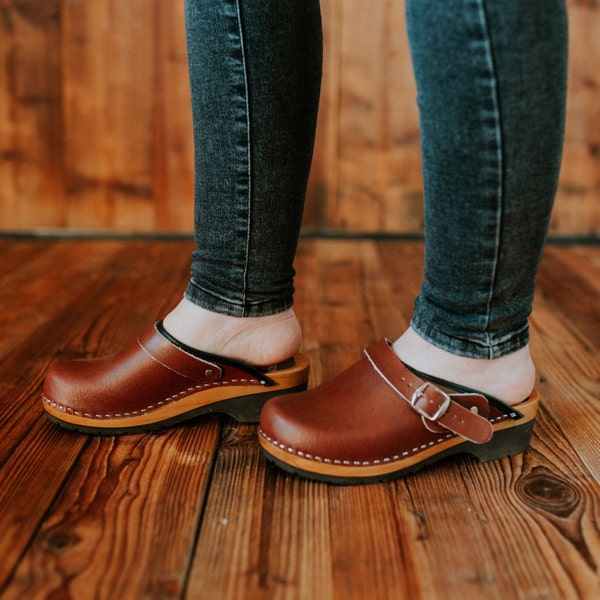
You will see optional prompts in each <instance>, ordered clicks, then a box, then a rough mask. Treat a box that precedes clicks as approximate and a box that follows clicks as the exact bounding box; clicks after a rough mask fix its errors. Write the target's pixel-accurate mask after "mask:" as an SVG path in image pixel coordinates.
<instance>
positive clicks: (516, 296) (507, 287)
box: [259, 0, 566, 483]
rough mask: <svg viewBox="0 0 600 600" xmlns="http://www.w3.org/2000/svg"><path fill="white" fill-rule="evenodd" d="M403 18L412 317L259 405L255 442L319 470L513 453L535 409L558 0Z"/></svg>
mask: <svg viewBox="0 0 600 600" xmlns="http://www.w3.org/2000/svg"><path fill="white" fill-rule="evenodd" d="M407 17H408V21H409V32H410V39H411V49H412V54H413V59H414V66H415V76H416V80H417V87H418V91H419V106H420V115H421V131H422V140H423V144H422V145H423V165H424V185H425V196H426V273H425V275H426V281H425V283H424V285H423V287H422V291H421V293H420V295H419V297H418V298H417V301H416V305H415V313H414V317H413V320H412V327H411V329H410V330H409V331H408V332H407V333H406V334H405V335H404V336H402V337H401V338H400V339H399V340H398V341H397V342H396V343H395V344H394V348H393V349H392V347H391V346H389V345H388V344H387V343H385V342H382V343H380V344H378V345H376V346H373V347H371V348H369V349H367V350H366V357H365V358H363V359H362V360H361V361H360V362H358V363H356V364H355V365H354V366H353V367H351V368H350V369H348V370H347V371H345V372H344V373H343V374H342V375H340V376H339V377H338V378H335V379H334V380H333V381H332V382H327V383H325V384H323V386H321V387H320V388H317V389H316V390H311V391H310V392H307V393H305V394H302V397H301V398H298V397H295V396H293V395H292V396H289V397H287V398H275V399H273V400H271V401H270V402H269V403H267V405H266V406H265V408H264V409H263V413H262V416H261V425H260V438H259V439H260V443H261V446H262V447H263V450H264V451H265V452H266V454H267V456H268V457H269V458H271V459H272V460H274V461H275V462H277V463H278V464H279V465H280V466H283V467H284V468H286V469H288V470H291V471H294V472H298V473H301V474H304V475H306V476H308V477H311V478H315V479H321V480H324V481H331V482H338V483H357V482H361V481H372V480H380V479H389V478H393V477H398V476H400V475H403V474H406V473H409V472H412V471H416V470H418V469H420V468H422V467H423V466H425V465H427V464H430V463H432V462H435V461H437V460H439V459H440V458H442V457H445V456H450V455H452V454H458V453H463V452H467V453H471V454H474V455H475V456H477V457H478V458H480V459H481V460H489V459H492V458H501V457H503V456H507V455H511V454H516V453H518V452H521V451H523V450H525V449H526V448H527V446H528V444H529V437H530V435H531V429H532V425H533V422H534V419H535V412H536V409H537V403H538V394H537V392H535V391H532V389H531V388H532V385H533V375H534V372H533V365H532V363H531V360H530V357H529V351H528V348H527V341H528V333H527V317H528V315H529V313H530V310H531V302H532V298H533V291H534V280H535V275H536V270H537V265H538V261H539V258H540V254H541V250H542V244H543V240H544V237H545V233H546V228H547V224H548V219H549V215H550V209H551V205H552V200H553V196H554V192H555V188H556V183H557V176H558V168H559V161H560V155H561V145H562V132H563V115H564V97H565V70H566V68H565V67H566V43H565V42H566V18H565V7H564V0H550V1H548V0H496V1H494V2H491V1H488V0H407ZM398 356H399V357H400V358H401V359H402V361H400V360H398ZM407 365H410V367H407ZM424 373H427V375H424ZM449 381H452V382H453V383H449ZM475 390H477V391H475ZM528 396H529V397H528ZM527 397H528V398H527ZM524 398H525V400H524ZM513 404H516V405H517V406H516V407H514V408H513V407H511V405H513Z"/></svg>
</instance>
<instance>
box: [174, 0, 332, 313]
mask: <svg viewBox="0 0 600 600" xmlns="http://www.w3.org/2000/svg"><path fill="white" fill-rule="evenodd" d="M185 14H186V29H187V43H188V55H189V70H190V82H191V92H192V109H193V111H192V112H193V122H194V145H195V173H196V182H195V187H196V191H195V241H196V250H195V252H194V254H193V263H192V273H191V279H190V283H189V285H188V288H187V290H186V297H187V298H188V299H189V300H191V301H192V302H194V303H196V304H199V305H201V306H204V307H205V308H208V309H210V310H213V311H215V312H221V313H225V314H230V315H233V316H240V317H243V316H260V315H266V314H273V313H277V312H280V311H283V310H285V309H287V308H289V307H290V306H291V305H292V295H293V291H294V288H293V278H294V269H293V266H292V265H293V261H294V255H295V252H296V247H297V241H298V235H299V231H300V225H301V221H302V211H303V207H304V197H305V193H306V185H307V180H308V173H309V169H310V163H311V158H312V150H313V143H314V132H315V125H316V118H317V107H318V100H319V93H320V84H321V66H322V33H321V16H320V9H319V2H318V0H186V2H185Z"/></svg>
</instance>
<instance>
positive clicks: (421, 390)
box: [410, 381, 452, 421]
mask: <svg viewBox="0 0 600 600" xmlns="http://www.w3.org/2000/svg"><path fill="white" fill-rule="evenodd" d="M428 387H430V388H432V389H434V390H435V391H436V392H439V393H440V394H441V395H442V396H443V397H444V402H443V403H442V405H441V406H440V407H439V408H438V409H437V410H436V411H435V414H434V415H433V416H431V415H429V414H428V413H426V412H425V411H424V410H423V409H422V408H420V407H418V406H417V402H418V401H419V400H420V399H421V398H423V397H424V396H425V390H426V389H427V388H428ZM450 402H452V399H451V398H450V396H449V395H448V394H446V392H444V391H442V390H440V388H439V387H437V386H435V385H433V383H429V382H428V381H426V382H425V383H423V384H422V385H420V386H419V387H418V388H417V389H416V390H415V391H414V392H413V395H412V396H411V397H410V405H411V406H412V407H413V408H414V409H415V410H416V411H417V412H418V413H419V414H420V415H421V416H422V417H425V418H426V419H429V420H430V421H437V420H438V419H439V418H440V417H443V416H444V415H445V414H446V411H447V410H448V409H449V408H450Z"/></svg>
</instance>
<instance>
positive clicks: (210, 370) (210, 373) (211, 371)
mask: <svg viewBox="0 0 600 600" xmlns="http://www.w3.org/2000/svg"><path fill="white" fill-rule="evenodd" d="M204 374H205V375H206V376H207V377H212V376H213V375H214V374H215V372H214V371H213V370H212V369H206V371H204Z"/></svg>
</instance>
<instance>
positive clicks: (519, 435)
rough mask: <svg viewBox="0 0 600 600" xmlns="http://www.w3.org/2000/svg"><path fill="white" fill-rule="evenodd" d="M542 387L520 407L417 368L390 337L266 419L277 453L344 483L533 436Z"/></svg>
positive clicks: (516, 448) (277, 404)
mask: <svg viewBox="0 0 600 600" xmlns="http://www.w3.org/2000/svg"><path fill="white" fill-rule="evenodd" d="M538 401H539V394H538V393H537V392H536V391H535V390H534V391H533V393H532V394H531V396H530V397H529V398H528V399H527V400H525V401H523V402H522V403H520V404H518V405H517V406H516V407H511V406H508V405H507V404H505V403H503V402H501V401H500V400H497V399H495V398H492V397H490V396H487V395H485V394H482V393H479V392H476V391H473V390H468V389H466V388H462V387H460V386H456V385H454V384H451V383H448V382H442V381H441V380H436V379H434V378H430V377H428V376H427V375H424V374H422V373H418V372H415V371H412V370H410V369H409V368H407V366H406V365H404V364H403V363H402V362H401V361H400V359H399V358H398V357H397V356H396V354H395V353H394V351H393V349H392V348H391V345H390V342H389V341H387V340H384V341H382V342H380V343H379V344H377V345H375V346H372V347H370V348H367V349H366V350H365V357H364V358H363V359H362V360H360V361H359V362H357V363H355V364H354V365H353V366H352V367H350V368H349V369H347V370H346V371H344V372H343V373H341V374H340V375H338V376H337V377H335V378H334V379H332V380H331V381H329V382H327V383H325V384H323V385H321V386H319V387H317V388H315V389H313V390H310V391H308V392H304V393H300V394H291V395H288V396H282V397H278V398H273V399H271V400H269V401H268V402H267V403H266V405H265V406H264V408H263V411H262V415H261V419H260V425H259V443H260V445H261V448H262V450H263V452H264V453H265V454H266V456H267V458H268V459H269V460H271V461H272V462H274V463H275V464H277V465H278V466H280V467H282V468H283V469H285V470H287V471H290V472H292V473H297V474H299V475H301V476H304V477H307V478H309V479H314V480H318V481H324V482H329V483H339V484H354V483H366V482H374V481H385V480H389V479H394V478H397V477H401V476H403V475H406V474H408V473H412V472H415V471H418V470H420V469H422V468H423V467H425V466H426V465H430V464H432V463H435V462H437V461H439V460H441V459H442V458H445V457H448V456H451V455H456V454H465V453H466V454H471V455H473V456H475V457H476V458H478V459H479V460H481V461H488V460H494V459H499V458H503V457H506V456H511V455H514V454H518V453H520V452H523V451H524V450H526V449H527V448H528V446H529V443H530V439H531V434H532V429H533V424H534V421H535V414H536V411H537V407H538Z"/></svg>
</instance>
